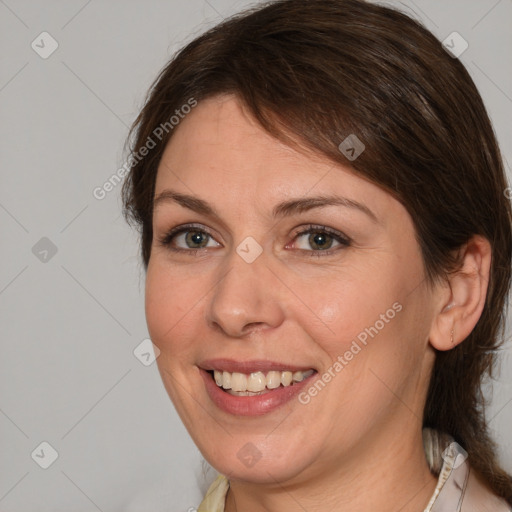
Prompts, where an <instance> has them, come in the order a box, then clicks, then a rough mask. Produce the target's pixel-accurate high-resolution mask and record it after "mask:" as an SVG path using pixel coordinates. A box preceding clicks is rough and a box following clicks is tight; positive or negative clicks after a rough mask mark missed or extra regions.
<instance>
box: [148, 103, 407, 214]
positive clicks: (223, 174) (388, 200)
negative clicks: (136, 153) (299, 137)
mask: <svg viewBox="0 0 512 512" xmlns="http://www.w3.org/2000/svg"><path fill="white" fill-rule="evenodd" d="M166 188H172V189H173V190H177V191H180V192H183V193H187V194H196V195H198V196H200V197H203V198H209V197H215V198H217V199H218V202H220V203H223V204H229V203H230V202H234V201H235V202H245V204H247V205H248V204H249V203H250V202H251V201H253V202H254V204H257V205H258V206H261V205H262V204H263V203H265V204H268V205H269V207H270V205H272V204H273V203H277V202H278V200H282V199H283V198H286V197H302V196H308V195H318V194H328V193H336V194H340V195H343V196H344V197H348V198H351V197H352V198H354V199H356V198H364V200H365V201H367V202H368V203H372V204H373V208H372V209H374V211H375V210H377V212H379V210H383V211H380V213H381V215H382V214H383V213H384V212H385V210H386V209H387V210H389V209H390V208H397V205H398V207H400V206H401V205H399V203H398V202H397V201H395V200H394V199H393V198H392V197H391V195H389V194H388V193H387V192H385V191H383V190H382V189H381V188H380V187H378V186H377V185H375V184H373V183H371V182H369V181H368V180H366V179H365V178H363V177H361V176H358V175H357V174H356V173H355V172H354V171H353V170H352V169H351V168H350V167H349V165H348V164H347V165H346V166H344V165H341V164H339V163H335V162H333V161H331V160H329V159H328V158H327V157H325V156H323V155H320V154H315V153H312V152H311V151H306V150H303V151H302V150H299V149H296V148H292V147H290V146H288V145H286V144H284V143H283V142H281V141H279V140H277V139H276V138H274V137H272V136H271V135H270V134H268V133H267V132H266V131H265V130H264V129H263V128H262V127H261V126H260V125H259V124H258V123H257V122H256V121H255V120H254V119H253V118H252V117H251V115H250V114H249V113H248V112H247V111H246V109H245V108H244V106H243V105H242V104H241V103H240V102H239V101H238V100H237V99H236V98H235V97H234V96H227V95H226V96H217V97H213V98H209V99H206V100H203V101H201V102H199V104H198V105H197V106H196V107H195V108H194V109H193V110H192V111H191V112H190V113H189V114H188V115H187V116H186V117H185V118H184V119H183V120H181V122H180V124H179V126H177V127H176V128H175V131H174V133H173V136H172V138H171V140H170V142H169V143H168V145H167V147H166V149H165V151H164V154H163V156H162V159H161V162H160V166H159V169H158V175H157V183H156V190H155V194H158V193H159V192H161V191H162V190H163V189H166ZM394 203H396V204H394Z"/></svg>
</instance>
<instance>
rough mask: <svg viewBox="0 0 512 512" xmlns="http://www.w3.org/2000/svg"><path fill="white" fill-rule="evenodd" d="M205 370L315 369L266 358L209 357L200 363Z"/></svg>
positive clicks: (293, 370)
mask: <svg viewBox="0 0 512 512" xmlns="http://www.w3.org/2000/svg"><path fill="white" fill-rule="evenodd" d="M198 366H199V367H200V368H202V369H203V370H207V371H211V370H219V371H226V372H230V373H233V372H237V373H247V374H249V373H254V372H264V371H280V372H284V371H292V372H297V371H303V372H305V371H307V370H313V369H314V368H313V367H312V366H302V365H301V366H298V365H294V364H289V363H281V362H278V361H268V360H264V359H255V360H250V361H235V360H234V359H208V360H206V361H202V362H201V363H200V364H199V365H198Z"/></svg>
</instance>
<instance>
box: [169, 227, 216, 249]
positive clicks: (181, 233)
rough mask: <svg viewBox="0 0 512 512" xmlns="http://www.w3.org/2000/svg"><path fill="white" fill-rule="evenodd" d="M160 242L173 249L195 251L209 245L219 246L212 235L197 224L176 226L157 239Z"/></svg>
mask: <svg viewBox="0 0 512 512" xmlns="http://www.w3.org/2000/svg"><path fill="white" fill-rule="evenodd" d="M159 242H160V244H161V245H163V246H165V247H167V248H169V249H170V250H173V251H187V252H195V250H199V249H206V248H209V247H220V244H219V243H218V242H216V241H215V240H214V239H213V237H212V236H211V235H210V234H209V233H208V232H206V231H205V230H204V229H201V228H200V227H197V226H192V225H189V226H178V227H176V228H173V229H171V230H170V231H169V232H168V233H166V234H165V235H164V236H163V238H161V239H160V240H159Z"/></svg>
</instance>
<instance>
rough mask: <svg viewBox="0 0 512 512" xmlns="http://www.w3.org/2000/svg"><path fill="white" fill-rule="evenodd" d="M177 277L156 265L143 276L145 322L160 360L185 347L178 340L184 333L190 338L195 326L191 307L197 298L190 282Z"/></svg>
mask: <svg viewBox="0 0 512 512" xmlns="http://www.w3.org/2000/svg"><path fill="white" fill-rule="evenodd" d="M177 276H178V275H177V274H176V273H175V272H171V271H169V270H168V269H167V270H166V269H165V267H164V266H162V265H159V264H158V263H157V262H155V263H150V264H149V266H148V271H147V274H146V290H145V312H146V322H147V326H148V331H149V334H150V336H151V340H152V341H153V343H154V344H155V345H156V346H157V347H158V348H159V349H160V350H161V352H162V355H164V356H165V355H166V353H167V352H170V351H172V352H173V353H174V352H176V351H177V350H179V349H180V347H185V346H187V344H184V343H182V342H180V339H181V338H182V336H183V335H184V333H187V332H188V333H189V334H188V336H190V333H191V332H192V331H191V330H192V329H193V325H194V324H197V322H193V317H194V306H195V305H197V303H198V301H200V298H201V295H200V293H198V291H197V287H195V286H194V283H193V282H189V281H188V280H186V279H185V280H184V278H183V277H179V276H178V277H177ZM185 335H186V334H185Z"/></svg>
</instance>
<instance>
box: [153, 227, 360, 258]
mask: <svg viewBox="0 0 512 512" xmlns="http://www.w3.org/2000/svg"><path fill="white" fill-rule="evenodd" d="M193 230H196V231H199V232H204V233H206V234H207V235H208V236H209V237H210V238H212V239H213V240H214V241H215V242H216V243H218V244H220V243H221V242H219V241H218V240H217V239H216V237H215V236H214V235H213V234H212V233H211V232H210V230H209V228H208V227H206V226H204V225H203V224H199V223H191V224H182V225H178V226H175V227H173V228H171V229H169V230H168V231H166V232H164V234H163V235H162V236H161V237H158V240H159V241H160V243H162V244H163V245H170V241H171V240H174V239H175V238H176V237H177V236H178V235H181V234H182V233H186V232H187V231H193ZM315 231H318V232H324V233H327V234H329V235H331V236H333V237H334V238H337V239H338V242H339V243H341V244H344V245H349V244H351V243H352V239H351V238H350V237H349V236H347V235H345V233H343V232H341V231H339V230H337V229H334V228H331V227H328V226H323V225H321V224H308V225H306V226H300V227H298V228H296V229H294V234H293V237H292V242H293V241H295V239H296V238H297V237H299V236H304V235H307V234H310V233H311V232H315ZM166 240H168V242H167V243H166V242H165V241H166ZM180 249H181V250H183V251H193V250H201V249H208V248H206V247H204V248H197V249H190V248H189V249H183V248H178V250H180ZM210 249H211V248H210ZM301 250H303V251H306V252H321V251H307V250H305V249H301ZM325 252H326V253H327V252H328V251H325Z"/></svg>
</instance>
